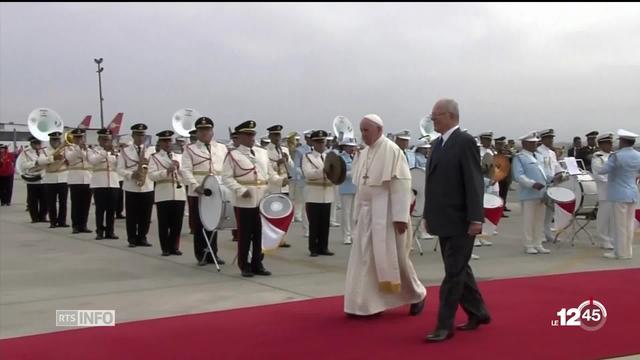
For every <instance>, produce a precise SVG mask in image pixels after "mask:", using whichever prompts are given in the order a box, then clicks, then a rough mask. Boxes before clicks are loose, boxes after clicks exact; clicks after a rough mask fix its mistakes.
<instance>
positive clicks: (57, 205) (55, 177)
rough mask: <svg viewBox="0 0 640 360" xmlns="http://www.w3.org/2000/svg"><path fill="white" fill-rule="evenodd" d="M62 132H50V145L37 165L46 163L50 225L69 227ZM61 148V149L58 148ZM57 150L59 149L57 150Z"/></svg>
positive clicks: (45, 178) (41, 155)
mask: <svg viewBox="0 0 640 360" xmlns="http://www.w3.org/2000/svg"><path fill="white" fill-rule="evenodd" d="M61 138H62V133H61V132H59V131H54V132H52V133H49V145H50V147H49V148H47V149H45V150H44V151H43V152H41V153H40V156H39V157H38V160H37V161H36V165H46V167H45V172H44V181H43V183H44V184H46V185H45V193H46V196H47V208H48V209H49V224H50V225H49V227H50V228H56V227H69V225H67V197H68V193H69V189H68V188H67V175H68V172H67V160H66V159H65V158H64V153H63V151H64V150H62V149H60V147H61V146H65V145H62V142H61V140H60V139H61ZM58 149H60V150H58ZM56 150H58V151H57V152H56Z"/></svg>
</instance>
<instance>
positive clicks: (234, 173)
mask: <svg viewBox="0 0 640 360" xmlns="http://www.w3.org/2000/svg"><path fill="white" fill-rule="evenodd" d="M232 152H233V150H232V151H229V152H228V153H227V156H228V157H229V158H230V159H231V161H232V162H233V163H234V164H235V166H233V177H242V176H245V175H248V174H250V173H251V172H254V173H255V171H256V166H255V165H254V166H253V167H252V168H251V169H245V168H243V167H242V166H240V164H239V163H238V161H237V160H236V159H235V158H234V157H233V155H231V153H232ZM236 167H237V168H238V169H240V170H243V171H245V172H244V173H242V174H237V173H236Z"/></svg>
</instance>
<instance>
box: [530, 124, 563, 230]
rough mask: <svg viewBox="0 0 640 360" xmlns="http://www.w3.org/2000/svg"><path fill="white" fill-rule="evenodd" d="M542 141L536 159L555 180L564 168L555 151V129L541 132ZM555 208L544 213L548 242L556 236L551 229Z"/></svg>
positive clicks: (549, 176) (547, 209)
mask: <svg viewBox="0 0 640 360" xmlns="http://www.w3.org/2000/svg"><path fill="white" fill-rule="evenodd" d="M539 135H540V140H541V141H542V144H540V146H538V149H537V150H536V154H535V155H536V158H537V159H538V161H539V162H540V164H541V165H542V168H543V169H544V173H545V175H546V176H547V177H548V178H553V177H554V176H555V175H556V174H558V173H560V172H562V167H560V164H559V163H558V159H557V157H556V152H555V151H554V150H553V149H554V147H553V138H554V137H555V134H554V132H553V129H546V130H541V131H540V133H539ZM553 210H554V209H553V207H546V209H545V212H544V236H545V238H546V241H553V239H554V235H553V230H552V229H551V222H552V221H553Z"/></svg>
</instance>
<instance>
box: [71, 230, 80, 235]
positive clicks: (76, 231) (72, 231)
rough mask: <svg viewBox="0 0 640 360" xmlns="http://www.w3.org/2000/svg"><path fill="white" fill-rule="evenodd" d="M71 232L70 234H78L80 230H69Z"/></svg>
mask: <svg viewBox="0 0 640 360" xmlns="http://www.w3.org/2000/svg"><path fill="white" fill-rule="evenodd" d="M71 233H72V234H79V233H80V230H78V229H73V230H71Z"/></svg>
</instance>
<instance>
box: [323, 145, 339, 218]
mask: <svg viewBox="0 0 640 360" xmlns="http://www.w3.org/2000/svg"><path fill="white" fill-rule="evenodd" d="M327 134H328V136H327V141H326V144H327V145H326V147H327V150H326V151H325V155H326V153H327V152H329V151H331V152H333V153H335V154H336V155H340V146H339V144H338V143H337V141H338V140H337V138H336V137H334V136H331V133H327ZM333 190H334V192H335V194H334V196H333V198H334V199H335V200H334V201H333V202H332V203H331V215H330V216H329V226H330V227H340V223H339V222H338V209H340V207H341V206H342V204H340V191H339V189H338V187H337V186H334V187H333Z"/></svg>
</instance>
